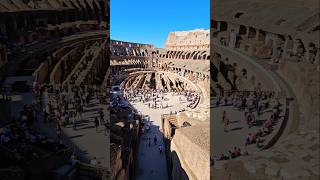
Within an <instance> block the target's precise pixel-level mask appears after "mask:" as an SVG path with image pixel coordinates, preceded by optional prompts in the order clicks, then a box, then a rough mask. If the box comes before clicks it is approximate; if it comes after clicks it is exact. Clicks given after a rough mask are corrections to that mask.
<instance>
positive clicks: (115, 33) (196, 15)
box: [110, 0, 210, 47]
mask: <svg viewBox="0 0 320 180" xmlns="http://www.w3.org/2000/svg"><path fill="white" fill-rule="evenodd" d="M110 11H111V14H110V31H111V32H110V34H111V39H116V40H122V41H129V42H137V43H148V44H154V45H155V46H156V47H163V46H164V43H165V41H166V38H167V36H168V33H169V32H171V31H182V30H192V29H196V28H203V29H209V24H210V0H110Z"/></svg>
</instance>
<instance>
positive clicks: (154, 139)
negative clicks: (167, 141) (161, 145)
mask: <svg viewBox="0 0 320 180" xmlns="http://www.w3.org/2000/svg"><path fill="white" fill-rule="evenodd" d="M157 141H158V139H157V136H156V135H154V138H153V142H154V145H156V144H157Z"/></svg>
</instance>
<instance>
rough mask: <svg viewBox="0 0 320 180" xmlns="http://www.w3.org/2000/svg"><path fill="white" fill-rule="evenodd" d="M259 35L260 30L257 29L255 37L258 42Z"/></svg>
mask: <svg viewBox="0 0 320 180" xmlns="http://www.w3.org/2000/svg"><path fill="white" fill-rule="evenodd" d="M259 35H260V31H259V29H256V37H255V40H256V41H259Z"/></svg>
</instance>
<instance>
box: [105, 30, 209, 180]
mask: <svg viewBox="0 0 320 180" xmlns="http://www.w3.org/2000/svg"><path fill="white" fill-rule="evenodd" d="M209 38H210V32H209V30H204V29H195V30H191V31H177V32H171V33H169V36H168V38H167V41H166V43H165V47H164V48H156V47H154V46H153V45H151V44H140V43H132V42H124V41H119V40H111V43H110V54H111V56H110V60H111V61H110V74H111V76H112V77H113V78H112V79H111V97H110V98H111V99H110V106H111V107H112V108H111V111H110V121H111V122H110V126H111V135H110V141H111V157H112V158H111V169H112V170H111V171H112V172H111V174H112V177H113V179H129V177H135V178H136V179H161V180H166V179H209V178H210V168H209V157H210V149H209V148H210V146H209V145H210V142H209V138H210V137H209V136H210V131H209V128H210V126H209V123H210V122H209V115H210V113H209V111H210V104H209V103H210V99H209V98H208V97H209V96H210V86H209V83H210V68H209V59H210V53H209V49H210V46H209V43H210V40H209Z"/></svg>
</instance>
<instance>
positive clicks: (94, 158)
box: [90, 157, 98, 166]
mask: <svg viewBox="0 0 320 180" xmlns="http://www.w3.org/2000/svg"><path fill="white" fill-rule="evenodd" d="M90 164H91V165H93V166H97V165H98V161H97V158H96V157H93V159H91V160H90Z"/></svg>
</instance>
